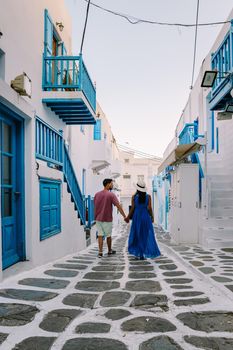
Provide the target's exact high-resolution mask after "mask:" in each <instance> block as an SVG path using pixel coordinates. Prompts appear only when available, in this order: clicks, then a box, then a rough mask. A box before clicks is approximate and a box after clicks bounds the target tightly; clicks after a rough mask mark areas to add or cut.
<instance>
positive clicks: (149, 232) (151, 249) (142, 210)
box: [128, 194, 161, 258]
mask: <svg viewBox="0 0 233 350" xmlns="http://www.w3.org/2000/svg"><path fill="white" fill-rule="evenodd" d="M148 203H149V196H148V194H147V195H146V200H145V203H139V196H138V195H135V197H134V213H133V219H132V224H131V229H130V234H129V242H128V251H129V253H130V254H132V255H135V256H136V257H139V258H156V257H157V256H159V255H161V253H160V250H159V247H158V245H157V243H156V240H155V233H154V228H153V225H152V221H151V217H150V214H149V211H148Z"/></svg>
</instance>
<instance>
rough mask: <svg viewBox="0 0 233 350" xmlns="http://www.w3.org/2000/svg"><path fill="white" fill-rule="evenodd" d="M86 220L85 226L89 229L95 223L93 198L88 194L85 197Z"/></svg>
mask: <svg viewBox="0 0 233 350" xmlns="http://www.w3.org/2000/svg"><path fill="white" fill-rule="evenodd" d="M86 220H87V224H86V227H87V228H89V229H90V228H91V227H92V226H93V225H94V224H95V213H94V198H92V197H91V196H90V195H89V196H87V197H86Z"/></svg>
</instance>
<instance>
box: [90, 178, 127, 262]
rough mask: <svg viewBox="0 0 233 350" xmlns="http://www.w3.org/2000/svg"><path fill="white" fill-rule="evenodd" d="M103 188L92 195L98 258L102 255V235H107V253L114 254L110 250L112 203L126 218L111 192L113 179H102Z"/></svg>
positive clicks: (113, 251)
mask: <svg viewBox="0 0 233 350" xmlns="http://www.w3.org/2000/svg"><path fill="white" fill-rule="evenodd" d="M103 186H104V189H103V190H102V191H100V192H97V193H96V195H95V197H94V207H95V220H96V227H97V230H98V243H99V258H101V257H102V256H103V237H107V245H108V255H111V254H115V253H116V251H115V250H112V237H111V234H112V220H113V218H112V208H113V207H112V205H115V206H116V207H117V209H118V210H119V212H120V213H121V215H122V216H123V217H124V219H125V218H126V215H125V213H124V210H123V208H122V206H121V205H120V203H119V201H118V199H117V197H116V196H115V194H114V193H112V192H111V190H112V188H113V180H112V179H105V180H104V181H103Z"/></svg>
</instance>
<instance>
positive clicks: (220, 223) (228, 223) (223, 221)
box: [203, 215, 233, 228]
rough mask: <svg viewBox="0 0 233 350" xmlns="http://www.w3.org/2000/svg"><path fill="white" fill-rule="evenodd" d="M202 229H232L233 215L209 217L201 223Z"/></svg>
mask: <svg viewBox="0 0 233 350" xmlns="http://www.w3.org/2000/svg"><path fill="white" fill-rule="evenodd" d="M203 225H204V228H208V227H219V228H227V227H232V228H233V215H232V216H229V217H221V216H219V217H210V218H208V219H205V220H204V222H203Z"/></svg>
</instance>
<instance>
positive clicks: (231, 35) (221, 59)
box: [211, 20, 233, 94]
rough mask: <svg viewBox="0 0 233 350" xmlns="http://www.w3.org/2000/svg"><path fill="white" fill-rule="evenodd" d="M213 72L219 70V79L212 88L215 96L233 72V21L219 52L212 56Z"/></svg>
mask: <svg viewBox="0 0 233 350" xmlns="http://www.w3.org/2000/svg"><path fill="white" fill-rule="evenodd" d="M211 66H212V70H215V69H216V70H217V71H218V75H217V79H216V80H215V83H214V85H213V88H212V94H215V93H216V91H217V90H218V88H220V86H222V85H224V83H225V82H226V81H227V80H228V78H229V73H232V71H233V20H232V21H231V28H230V30H229V31H228V33H227V35H226V36H225V38H224V40H223V42H222V43H221V45H220V46H219V48H218V50H217V51H216V52H215V53H214V54H212V58H211Z"/></svg>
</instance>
